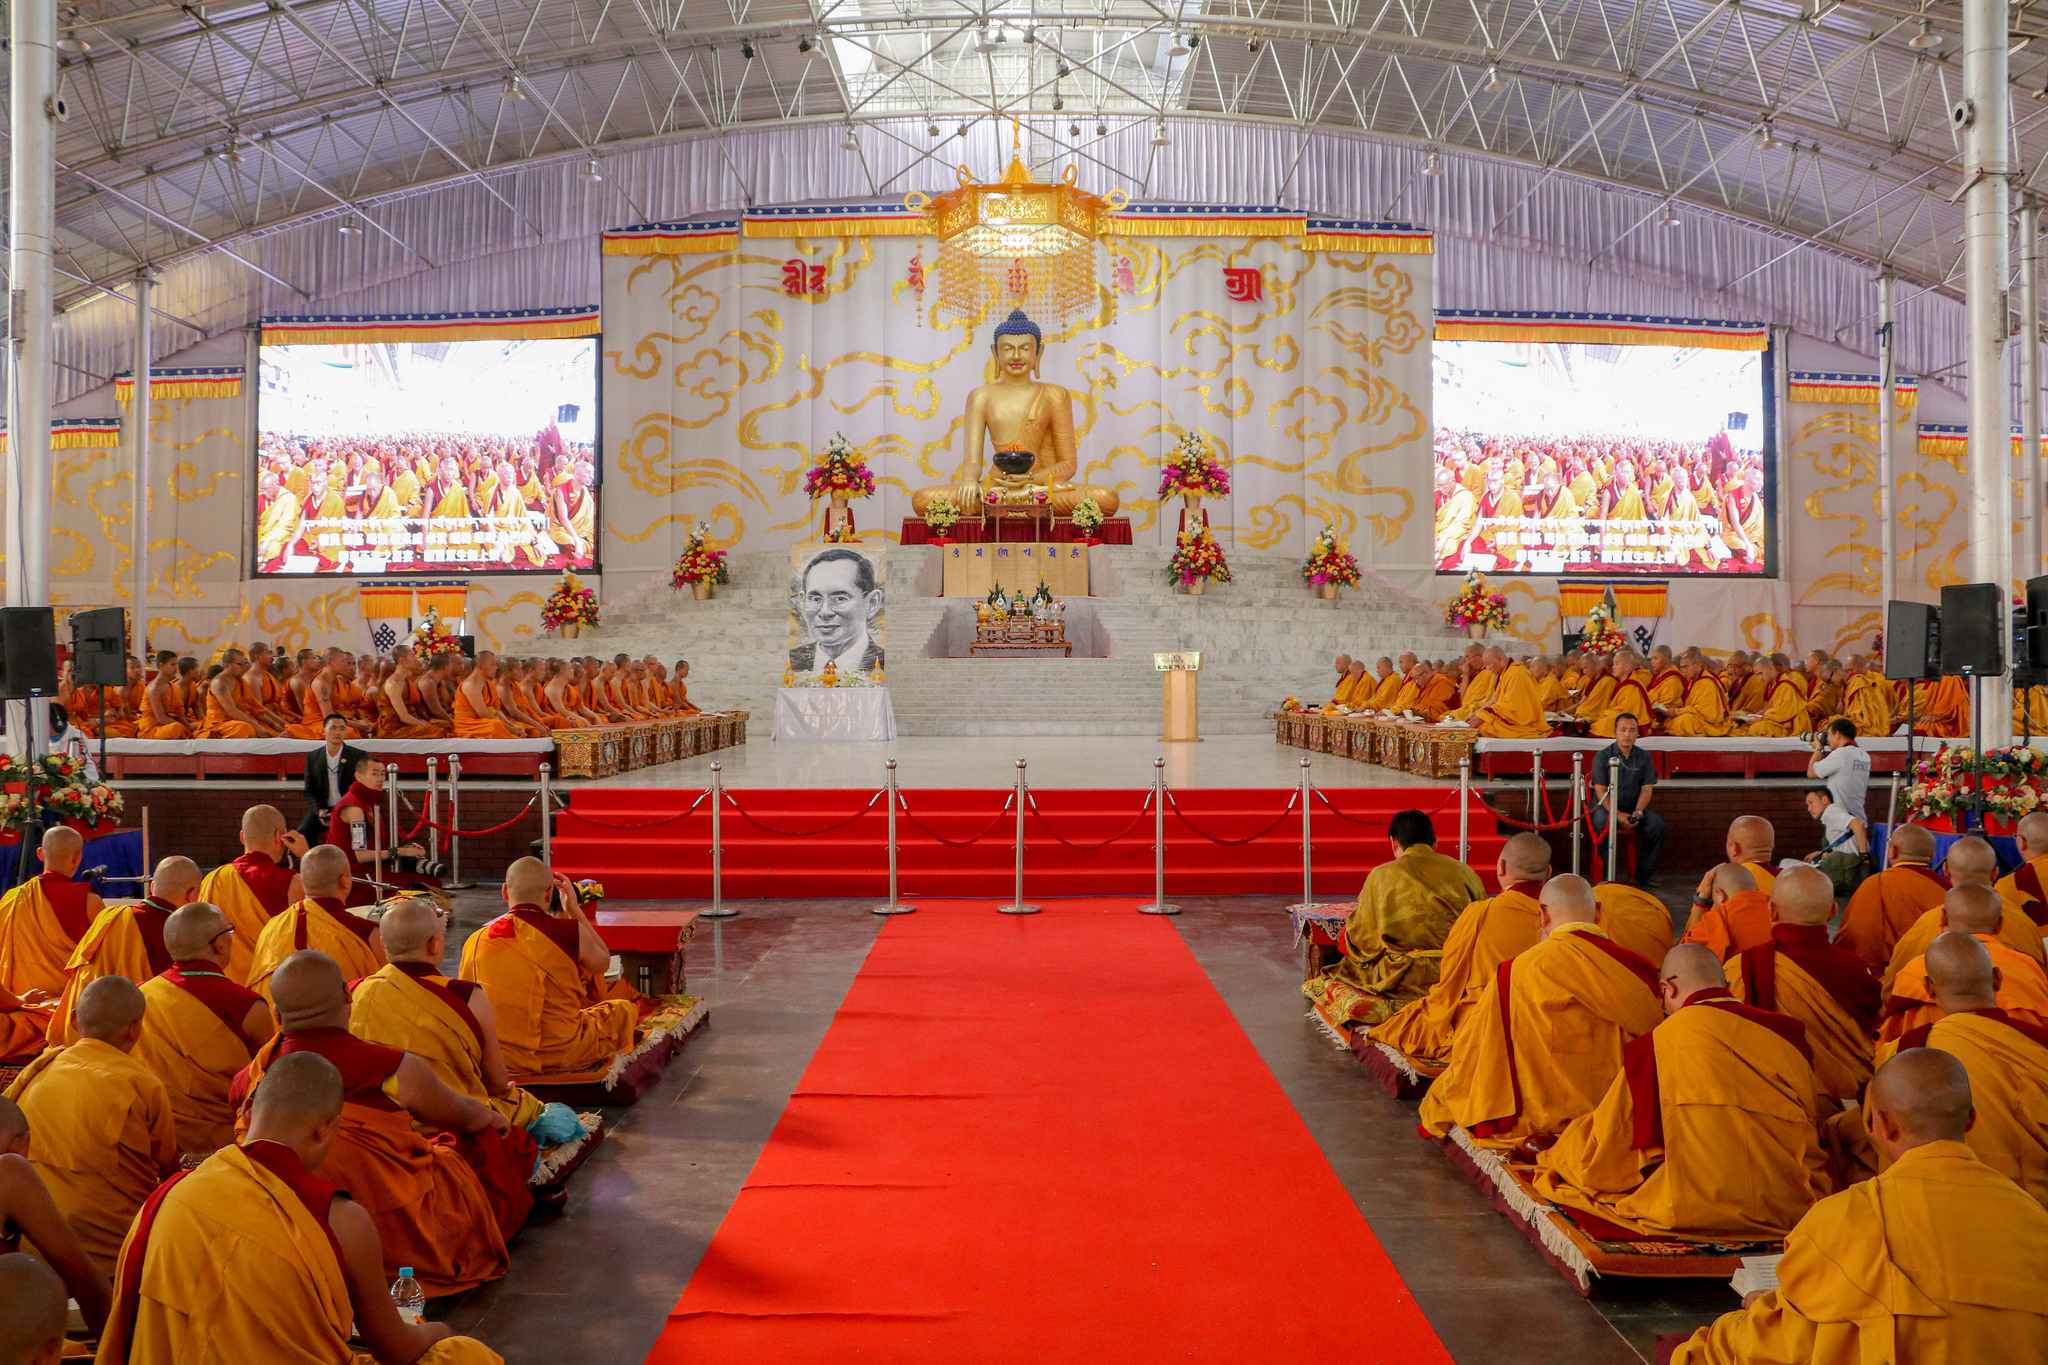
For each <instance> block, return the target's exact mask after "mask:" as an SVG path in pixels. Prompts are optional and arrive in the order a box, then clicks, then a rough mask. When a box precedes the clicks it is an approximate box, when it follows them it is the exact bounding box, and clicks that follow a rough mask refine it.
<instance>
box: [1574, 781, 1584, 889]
mask: <svg viewBox="0 0 2048 1365" xmlns="http://www.w3.org/2000/svg"><path fill="white" fill-rule="evenodd" d="M1585 814H1586V755H1585V754H1584V753H1583V752H1582V751H1580V750H1578V749H1574V750H1572V875H1573V876H1574V877H1576V876H1578V875H1579V856H1580V855H1579V839H1580V836H1581V834H1582V831H1581V830H1580V828H1579V822H1580V821H1581V820H1583V819H1584V818H1585Z"/></svg>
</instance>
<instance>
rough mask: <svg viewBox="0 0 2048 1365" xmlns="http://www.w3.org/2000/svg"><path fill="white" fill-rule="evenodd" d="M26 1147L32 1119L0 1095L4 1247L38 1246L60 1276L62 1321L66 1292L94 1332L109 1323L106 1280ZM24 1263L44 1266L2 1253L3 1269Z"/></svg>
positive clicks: (0, 1319)
mask: <svg viewBox="0 0 2048 1365" xmlns="http://www.w3.org/2000/svg"><path fill="white" fill-rule="evenodd" d="M28 1149H29V1132H28V1117H27V1116H26V1115H25V1114H23V1113H22V1112H21V1106H20V1105H18V1104H16V1103H15V1102H14V1101H13V1100H10V1099H8V1098H6V1097H5V1096H0V1228H6V1229H9V1233H8V1239H7V1240H6V1241H5V1242H4V1243H0V1246H8V1247H12V1248H15V1250H16V1251H17V1252H18V1250H19V1248H20V1244H21V1242H22V1241H24V1240H25V1241H27V1242H28V1244H29V1245H30V1246H32V1247H34V1248H35V1250H36V1255H37V1256H40V1257H42V1260H43V1261H44V1262H47V1263H48V1265H49V1267H50V1268H51V1269H53V1270H55V1271H56V1276H53V1277H52V1278H53V1279H57V1277H61V1279H57V1282H58V1286H59V1287H58V1291H57V1309H58V1313H57V1316H58V1318H59V1320H60V1322H61V1319H62V1318H63V1307H64V1294H65V1293H66V1292H67V1291H68V1292H69V1293H70V1296H71V1297H72V1298H74V1299H76V1300H78V1311H79V1313H80V1314H81V1315H82V1316H83V1317H84V1318H85V1325H86V1329H87V1330H88V1331H94V1332H96V1331H98V1330H99V1329H100V1327H101V1326H102V1325H103V1324H104V1323H105V1322H106V1320H107V1277H106V1275H105V1273H104V1272H103V1271H102V1270H101V1269H100V1268H99V1267H98V1266H96V1265H94V1264H93V1263H92V1258H91V1257H89V1256H87V1255H86V1254H85V1248H84V1247H82V1246H80V1245H79V1243H78V1234H77V1233H75V1232H73V1231H72V1230H71V1224H70V1223H68V1222H66V1221H65V1218H64V1215H63V1213H62V1212H60V1211H59V1210H58V1208H57V1201H56V1200H54V1199H52V1198H50V1191H49V1189H48V1188H47V1187H45V1186H44V1184H43V1178H42V1177H41V1176H39V1175H37V1174H36V1168H35V1166H34V1164H33V1163H32V1162H30V1161H29V1159H28ZM20 1262H27V1263H28V1264H30V1265H36V1264H40V1263H39V1262H37V1261H36V1260H35V1259H34V1257H30V1256H24V1255H19V1254H12V1253H9V1254H0V1266H12V1265H16V1264H18V1263H20ZM10 1301H11V1295H10V1291H9V1289H8V1287H7V1284H6V1283H5V1282H0V1305H6V1304H8V1303H9V1302H10ZM6 1333H7V1326H6V1310H5V1308H4V1307H0V1340H5V1339H6ZM53 1358H54V1357H53Z"/></svg>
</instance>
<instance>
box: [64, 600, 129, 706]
mask: <svg viewBox="0 0 2048 1365" xmlns="http://www.w3.org/2000/svg"><path fill="white" fill-rule="evenodd" d="M127 646H128V613H127V611H125V610H124V609H122V608H120V607H102V608H100V609H99V610H98V611H78V612H73V613H72V614H71V683H72V685H73V686H74V687H119V686H121V685H122V684H123V683H125V682H127V681H128V650H127Z"/></svg>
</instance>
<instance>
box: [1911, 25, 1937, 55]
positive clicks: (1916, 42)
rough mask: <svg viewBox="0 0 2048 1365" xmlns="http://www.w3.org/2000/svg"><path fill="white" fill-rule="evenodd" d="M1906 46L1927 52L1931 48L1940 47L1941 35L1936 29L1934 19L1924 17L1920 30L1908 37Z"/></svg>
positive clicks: (1916, 50)
mask: <svg viewBox="0 0 2048 1365" xmlns="http://www.w3.org/2000/svg"><path fill="white" fill-rule="evenodd" d="M1906 46H1907V47H1910V48H1912V49H1913V50H1914V51H1915V52H1925V51H1927V50H1928V49H1929V48H1934V47H1940V46H1941V35H1940V34H1939V33H1936V32H1935V31H1934V21H1933V20H1932V19H1922V20H1921V21H1920V31H1919V32H1918V33H1916V34H1914V35H1913V36H1912V37H1910V38H1908V39H1906Z"/></svg>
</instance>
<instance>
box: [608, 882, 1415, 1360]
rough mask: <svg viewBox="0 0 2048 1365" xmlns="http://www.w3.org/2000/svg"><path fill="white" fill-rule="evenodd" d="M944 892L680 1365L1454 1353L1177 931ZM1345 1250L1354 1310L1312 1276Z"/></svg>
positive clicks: (820, 1080) (829, 1072) (812, 1072)
mask: <svg viewBox="0 0 2048 1365" xmlns="http://www.w3.org/2000/svg"><path fill="white" fill-rule="evenodd" d="M920 910H921V913H919V914H917V915H914V916H906V917H904V918H900V919H891V920H890V921H888V922H887V924H886V925H885V926H884V928H883V929H882V932H881V934H880V936H879V937H878V938H877V940H876V942H875V945H874V947H873V948H872V950H871V951H870V952H869V954H868V959H867V962H866V965H865V966H864V967H863V968H862V970H861V973H860V976H859V977H858V979H857V980H856V981H855V982H854V984H853V988H852V990H851V991H850V992H849V993H848V995H847V998H846V1002H845V1004H844V1006H842V1008H841V1009H840V1011H839V1014H838V1016H837V1018H836V1019H835V1020H834V1021H833V1024H832V1027H831V1029H830V1031H829V1032H828V1033H827V1034H826V1036H825V1039H824V1041H823V1042H822V1044H821V1045H820V1046H819V1049H818V1053H817V1056H816V1057H815V1058H813V1059H812V1062H811V1065H810V1068H809V1070H808V1071H807V1072H806V1073H805V1075H804V1078H803V1080H802V1082H801V1083H800V1084H799V1085H798V1087H797V1090H796V1092H795V1094H793V1095H792V1096H791V1098H790V1102H789V1107H788V1109H787V1110H786V1111H785V1112H784V1113H783V1116H782V1119H781V1121H780V1123H779V1124H778V1125H777V1126H776V1128H775V1132H774V1135H773V1136H772V1137H771V1139H770V1140H769V1143H768V1145H767V1147H766V1148H765V1149H764V1150H763V1152H762V1154H761V1157H760V1159H759V1161H758V1162H756V1164H755V1166H754V1169H753V1172H752V1174H751V1175H750V1176H749V1177H748V1179H747V1183H746V1185H745V1187H744V1188H743V1189H742V1190H741V1192H740V1195H739V1198H738V1199H737V1200H736V1201H735V1203H734V1205H733V1207H732V1209H731V1211H730V1212H729V1213H728V1214H727V1215H726V1219H725V1222H724V1223H723V1225H721V1227H720V1228H719V1230H718V1234H717V1236H716V1237H715V1238H714V1239H713V1241H712V1244H711V1246H710V1248H709V1249H708V1250H707V1251H706V1253H705V1255H704V1259H703V1261H702V1262H701V1264H700V1265H699V1266H698V1268H697V1271H696V1274H695V1276H694V1277H693V1278H692V1279H691V1281H690V1284H689V1287H688V1288H687V1289H686V1290H685V1292H684V1294H683V1297H682V1301H681V1303H680V1304H678V1305H677V1307H676V1310H675V1312H674V1313H673V1314H672V1315H671V1317H670V1320H669V1324H668V1326H667V1327H666V1328H665V1329H664V1331H663V1333H662V1335H661V1338H660V1340H659V1341H658V1342H657V1343H656V1345H655V1348H654V1350H653V1352H652V1353H651V1354H650V1355H649V1357H648V1359H649V1360H650V1361H653V1362H662V1363H663V1365H684V1363H685V1362H687V1363H688V1365H707V1363H710V1365H717V1363H719V1362H735V1363H737V1362H758V1361H775V1360H795V1361H834V1362H839V1361H889V1362H896V1361H901V1362H930V1361H961V1362H974V1365H987V1363H990V1362H1012V1361H1014V1362H1020V1363H1021V1362H1030V1365H1045V1362H1049V1361H1091V1362H1092V1361H1116V1362H1119V1363H1120V1365H1123V1363H1126V1362H1154V1361H1157V1362H1165V1361H1177V1362H1178V1361H1215V1362H1232V1365H1243V1363H1244V1362H1264V1361H1273V1362H1286V1365H1301V1362H1303V1361H1313V1360H1346V1361H1357V1362H1359V1363H1360V1365H1370V1363H1371V1362H1385V1363H1386V1365H1396V1363H1398V1365H1429V1363H1430V1362H1447V1361H1449V1360H1450V1355H1449V1354H1448V1352H1446V1351H1445V1350H1444V1348H1443V1346H1442V1344H1441V1343H1440V1342H1439V1341H1438V1340H1437V1337H1436V1334H1435V1333H1434V1332H1433V1331H1432V1330H1431V1329H1430V1326H1429V1324H1428V1323H1427V1322H1426V1321H1425V1320H1424V1318H1423V1316H1422V1313H1421V1310H1420V1309H1419V1308H1417V1306H1416V1304H1415V1301H1414V1299H1413V1297H1412V1296H1411V1295H1410V1294H1409V1292H1408V1289H1407V1286H1406V1285H1404V1284H1403V1283H1402V1281H1401V1278H1400V1276H1399V1275H1398V1274H1397V1273H1396V1272H1395V1270H1394V1267H1393V1265H1392V1263H1391V1262H1390V1261H1389V1260H1388V1258H1387V1256H1386V1253H1385V1252H1384V1251H1383V1250H1381V1248H1380V1245H1379V1243H1378V1242H1377V1241H1376V1240H1375V1239H1374V1237H1373V1235H1372V1232H1371V1230H1370V1229H1369V1228H1368V1227H1367V1226H1366V1223H1365V1220H1364V1218H1363V1217H1362V1216H1361V1215H1360V1213H1359V1211H1358V1208H1357V1206H1356V1204H1354V1203H1353V1202H1352V1200H1351V1197H1350V1196H1349V1195H1348V1194H1347V1193H1346V1192H1345V1190H1344V1187H1343V1186H1342V1185H1341V1184H1340V1183H1339V1182H1338V1180H1337V1177H1336V1174H1335V1173H1334V1172H1333V1171H1332V1170H1331V1169H1330V1166H1329V1163H1328V1161H1326V1160H1325V1159H1324V1157H1323V1154H1322V1152H1321V1150H1320V1149H1319V1148H1318V1147H1317V1146H1316V1144H1315V1142H1314V1140H1313V1139H1312V1138H1311V1137H1310V1136H1309V1133H1308V1130H1307V1128H1306V1127H1304V1126H1303V1124H1302V1122H1301V1119H1300V1117H1299V1116H1298V1115H1297V1114H1296V1113H1295V1111H1294V1109H1293V1107H1292V1106H1291V1105H1290V1104H1289V1103H1288V1101H1287V1098H1286V1096H1285V1095H1284V1094H1283V1093H1282V1092H1281V1089H1280V1087H1279V1085H1278V1083H1277V1082H1276V1081H1275V1080H1274V1079H1273V1076H1272V1073H1271V1072H1270V1071H1268V1070H1267V1068H1266V1065H1265V1063H1264V1062H1263V1061H1262V1060H1261V1058H1260V1057H1259V1055H1258V1053H1257V1051H1256V1050H1254V1048H1253V1047H1252V1044H1251V1041H1250V1040H1249V1039H1248V1038H1246V1037H1245V1035H1244V1032H1243V1030H1242V1029H1240V1028H1239V1027H1238V1024H1237V1022H1236V1020H1235V1019H1234V1018H1233V1016H1232V1015H1231V1013H1230V1011H1229V1009H1228V1008H1227V1007H1226V1006H1225V1005H1224V1003H1223V1000H1222V998H1221V997H1220V996H1218V995H1217V993H1216V991H1215V989H1214V987H1212V986H1211V985H1210V984H1209V981H1208V979H1207V977H1205V976H1204V975H1203V973H1202V971H1201V969H1200V967H1199V966H1198V965H1197V964H1196V962H1195V959H1194V956H1193V954H1192V953H1190V952H1189V951H1188V949H1187V946H1186V945H1185V943H1184V942H1183V941H1182V940H1181V937H1180V935H1179V933H1178V932H1177V931H1176V930H1175V929H1174V928H1173V926H1172V924H1171V923H1169V922H1168V921H1166V920H1162V919H1153V918H1150V917H1147V916H1143V915H1138V914H1136V913H1134V912H1133V910H1132V908H1131V903H1130V902H1129V901H1121V902H1117V903H1114V904H1111V903H1105V902H1102V901H1067V902H1058V903H1054V904H1051V905H1048V906H1047V907H1046V911H1045V913H1044V914H1041V915H1035V916H1029V917H1019V918H1012V917H1009V916H1004V915H999V914H997V913H996V910H995V906H994V904H993V903H992V902H986V901H984V902H978V903H964V902H943V901H933V900H925V901H923V902H922V904H921V906H920ZM1331 1247H1341V1248H1343V1252H1342V1256H1343V1264H1344V1295H1343V1299H1344V1307H1343V1311H1341V1312H1333V1311H1332V1310H1331V1307H1330V1303H1329V1299H1328V1296H1327V1295H1324V1294H1318V1293H1311V1292H1304V1283H1303V1280H1302V1278H1301V1268H1302V1266H1303V1265H1305V1264H1309V1263H1313V1262H1316V1261H1318V1260H1319V1258H1323V1257H1325V1256H1326V1255H1327V1253H1328V1249H1329V1248H1331Z"/></svg>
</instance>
